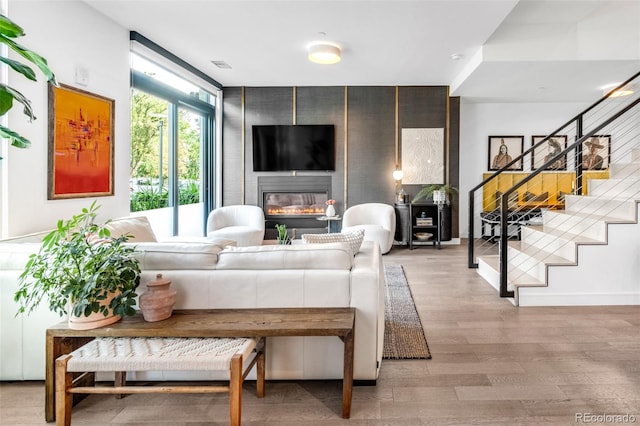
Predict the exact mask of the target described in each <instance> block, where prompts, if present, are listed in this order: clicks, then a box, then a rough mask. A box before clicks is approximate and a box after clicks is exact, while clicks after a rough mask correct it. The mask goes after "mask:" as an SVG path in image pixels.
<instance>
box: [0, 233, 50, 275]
mask: <svg viewBox="0 0 640 426" xmlns="http://www.w3.org/2000/svg"><path fill="white" fill-rule="evenodd" d="M6 241H7V240H4V241H0V271H11V270H20V271H21V272H22V270H23V269H24V267H25V265H26V264H27V262H28V261H29V257H30V256H31V255H32V254H34V253H37V252H38V251H39V250H40V246H41V244H40V243H12V244H9V243H6Z"/></svg>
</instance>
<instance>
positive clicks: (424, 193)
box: [412, 184, 458, 204]
mask: <svg viewBox="0 0 640 426" xmlns="http://www.w3.org/2000/svg"><path fill="white" fill-rule="evenodd" d="M436 191H444V193H445V196H446V203H447V204H451V202H452V201H453V199H454V198H455V195H456V194H457V193H458V188H456V187H455V186H451V185H448V184H447V185H438V184H431V185H423V186H422V188H421V189H420V191H418V193H417V194H416V196H415V197H413V201H412V203H416V202H418V201H420V200H422V199H429V198H432V199H433V193H434V192H436Z"/></svg>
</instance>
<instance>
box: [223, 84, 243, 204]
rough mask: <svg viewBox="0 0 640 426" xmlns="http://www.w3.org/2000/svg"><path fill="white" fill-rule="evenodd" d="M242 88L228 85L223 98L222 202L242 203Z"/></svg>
mask: <svg viewBox="0 0 640 426" xmlns="http://www.w3.org/2000/svg"><path fill="white" fill-rule="evenodd" d="M241 92H242V91H241V89H240V88H239V87H227V88H225V89H224V98H223V115H224V120H223V126H222V204H223V205H233V204H240V202H241V196H242V187H241V185H242V163H241V161H242V160H241V156H242V146H241V135H240V131H241V126H242V112H241Z"/></svg>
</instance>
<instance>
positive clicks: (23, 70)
mask: <svg viewBox="0 0 640 426" xmlns="http://www.w3.org/2000/svg"><path fill="white" fill-rule="evenodd" d="M0 62H4V63H5V64H7V65H9V66H10V67H11V69H12V70H14V71H16V72H19V73H20V74H22V75H24V76H25V77H27V78H28V79H29V80H31V81H36V80H37V79H36V73H35V71H33V69H32V68H31V67H30V66H28V65H25V64H23V63H22V62H18V61H14V60H13V59H9V58H5V57H4V56H0Z"/></svg>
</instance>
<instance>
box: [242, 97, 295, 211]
mask: <svg viewBox="0 0 640 426" xmlns="http://www.w3.org/2000/svg"><path fill="white" fill-rule="evenodd" d="M244 97H245V132H246V133H245V137H246V140H245V147H246V158H245V170H246V179H245V204H252V205H258V200H257V194H258V175H259V174H260V175H267V176H278V175H287V174H288V173H286V172H258V173H256V172H254V171H253V147H252V140H253V139H252V138H253V133H252V131H251V126H253V125H258V124H293V89H292V88H291V87H247V88H245V92H244Z"/></svg>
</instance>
